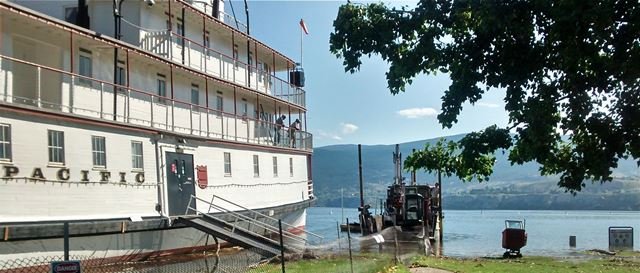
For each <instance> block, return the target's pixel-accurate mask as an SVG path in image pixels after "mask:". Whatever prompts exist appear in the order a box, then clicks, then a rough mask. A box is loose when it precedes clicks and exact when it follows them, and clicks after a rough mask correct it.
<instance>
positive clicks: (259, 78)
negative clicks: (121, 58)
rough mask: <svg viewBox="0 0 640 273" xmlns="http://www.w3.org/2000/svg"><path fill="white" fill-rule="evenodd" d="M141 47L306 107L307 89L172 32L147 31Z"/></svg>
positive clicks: (220, 77)
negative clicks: (305, 90)
mask: <svg viewBox="0 0 640 273" xmlns="http://www.w3.org/2000/svg"><path fill="white" fill-rule="evenodd" d="M140 47H141V48H142V49H144V50H146V51H149V52H152V53H155V54H157V55H159V56H162V57H165V58H168V59H170V60H173V61H175V62H179V63H183V64H184V65H186V66H188V67H190V68H193V69H196V70H198V71H201V72H203V73H206V74H208V75H211V76H214V77H217V78H219V79H223V80H227V81H230V82H233V83H236V84H239V85H241V86H243V87H246V88H248V89H252V90H256V91H259V92H263V93H266V94H269V95H271V96H274V97H276V98H279V99H281V100H284V101H287V102H290V103H293V104H296V105H300V106H302V107H305V106H306V101H305V92H304V90H303V89H302V88H299V87H296V86H294V85H292V84H291V83H289V82H288V81H286V80H283V79H280V78H279V77H277V76H275V75H273V74H272V73H269V71H265V70H264V69H263V68H261V67H258V65H256V64H248V63H245V62H243V61H240V60H238V59H234V58H233V57H232V56H228V55H225V54H223V53H221V52H218V51H216V50H213V49H211V48H209V47H205V46H204V45H203V44H201V43H198V42H196V41H193V40H191V39H189V38H186V37H184V36H180V35H178V34H176V33H173V32H171V31H156V32H147V33H145V34H144V37H143V38H142V40H141V43H140ZM253 61H255V60H253Z"/></svg>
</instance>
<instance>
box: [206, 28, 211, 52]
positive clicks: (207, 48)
mask: <svg viewBox="0 0 640 273" xmlns="http://www.w3.org/2000/svg"><path fill="white" fill-rule="evenodd" d="M210 48H211V40H210V38H209V31H206V30H205V32H204V50H206V53H205V55H206V56H207V57H210V56H211V51H210V50H209V49H210Z"/></svg>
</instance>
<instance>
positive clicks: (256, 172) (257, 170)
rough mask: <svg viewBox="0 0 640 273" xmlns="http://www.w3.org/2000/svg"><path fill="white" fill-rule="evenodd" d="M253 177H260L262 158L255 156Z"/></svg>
mask: <svg viewBox="0 0 640 273" xmlns="http://www.w3.org/2000/svg"><path fill="white" fill-rule="evenodd" d="M253 177H260V157H259V156H258V155H253Z"/></svg>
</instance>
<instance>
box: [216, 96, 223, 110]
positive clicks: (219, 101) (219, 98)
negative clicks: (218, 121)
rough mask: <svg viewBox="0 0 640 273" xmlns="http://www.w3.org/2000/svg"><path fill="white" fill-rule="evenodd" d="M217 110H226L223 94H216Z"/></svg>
mask: <svg viewBox="0 0 640 273" xmlns="http://www.w3.org/2000/svg"><path fill="white" fill-rule="evenodd" d="M216 110H218V111H219V112H220V113H222V111H223V110H224V109H223V100H222V95H218V96H216Z"/></svg>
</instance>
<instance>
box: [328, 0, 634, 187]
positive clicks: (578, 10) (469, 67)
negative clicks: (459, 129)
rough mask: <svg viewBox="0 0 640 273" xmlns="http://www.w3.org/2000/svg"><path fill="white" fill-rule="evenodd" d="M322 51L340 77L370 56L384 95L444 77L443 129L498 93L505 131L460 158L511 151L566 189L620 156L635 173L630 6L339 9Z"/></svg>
mask: <svg viewBox="0 0 640 273" xmlns="http://www.w3.org/2000/svg"><path fill="white" fill-rule="evenodd" d="M330 50H331V52H332V53H333V54H335V55H336V56H338V57H340V58H343V60H344V67H345V71H349V72H351V73H354V72H356V71H357V70H358V69H359V68H360V65H361V58H362V57H363V56H371V55H372V54H377V55H379V56H381V57H382V58H383V60H385V61H387V62H388V63H389V64H390V67H389V71H388V72H387V73H386V77H387V82H388V87H389V89H390V91H391V93H393V94H397V93H399V92H403V91H404V90H405V86H406V85H407V84H411V82H412V79H413V78H414V77H416V76H419V75H420V74H433V73H437V72H443V73H448V75H449V76H450V77H451V81H452V83H451V85H450V86H449V88H448V89H447V90H446V91H445V93H444V96H443V97H442V107H441V112H440V114H439V115H438V120H439V122H440V123H441V124H442V126H443V127H447V128H449V127H451V126H453V124H455V123H456V122H457V117H458V115H459V113H460V111H461V110H462V107H463V104H464V103H465V102H469V103H471V104H474V103H476V102H478V101H479V100H480V99H481V98H482V96H483V94H484V93H485V92H489V91H491V90H492V88H502V89H504V90H505V94H506V95H505V97H504V101H505V110H506V111H507V112H508V115H509V124H508V125H507V127H505V128H499V127H496V126H492V127H489V128H486V129H485V130H483V131H481V132H477V133H472V134H470V135H469V136H467V137H465V138H464V139H463V140H462V141H461V143H460V145H461V146H462V148H463V149H464V151H463V153H462V154H463V155H464V156H468V159H470V158H471V157H476V158H478V156H481V155H487V154H489V153H492V152H494V151H495V150H497V149H500V148H504V149H509V148H510V154H509V160H510V161H511V162H512V163H515V164H522V163H524V162H530V161H535V162H538V163H540V164H541V168H540V172H541V174H544V175H551V174H559V175H560V181H559V182H558V185H559V186H561V187H564V188H566V189H567V190H569V191H572V192H574V191H579V190H581V189H582V187H584V186H585V183H584V181H585V180H594V181H600V182H605V181H610V180H611V179H612V169H613V168H615V167H616V166H617V164H618V161H619V160H620V159H621V158H628V157H631V158H633V159H634V160H636V161H637V162H638V164H639V165H640V5H639V4H638V1H637V0H629V1H625V0H618V1H613V0H594V1H547V0H529V1H458V0H421V1H419V3H418V4H417V6H416V7H415V8H413V9H409V8H392V7H388V6H386V5H385V4H382V3H374V4H367V5H361V4H351V3H348V4H345V5H343V6H341V7H340V9H339V11H338V15H337V18H336V19H335V21H334V32H333V33H331V37H330ZM510 132H513V133H515V134H514V136H511V135H510ZM564 134H567V135H568V139H563V138H562V136H563V135H564Z"/></svg>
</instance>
